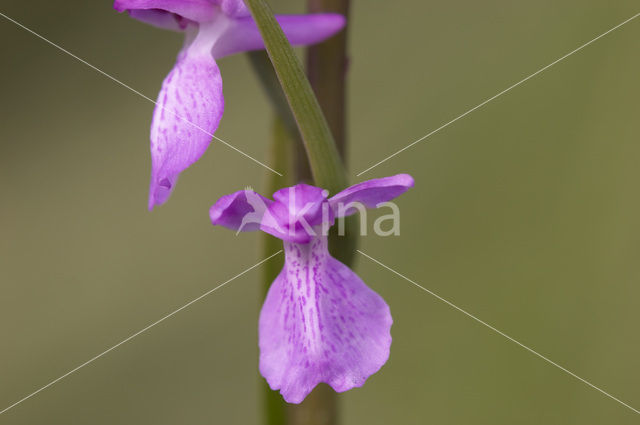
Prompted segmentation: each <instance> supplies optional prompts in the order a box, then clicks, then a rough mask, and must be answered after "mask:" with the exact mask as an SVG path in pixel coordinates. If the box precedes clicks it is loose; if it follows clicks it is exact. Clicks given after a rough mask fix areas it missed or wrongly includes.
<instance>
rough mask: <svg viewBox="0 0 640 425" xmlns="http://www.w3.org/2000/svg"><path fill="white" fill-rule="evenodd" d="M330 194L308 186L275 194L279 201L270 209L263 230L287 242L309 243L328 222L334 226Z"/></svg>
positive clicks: (297, 186) (300, 185)
mask: <svg viewBox="0 0 640 425" xmlns="http://www.w3.org/2000/svg"><path fill="white" fill-rule="evenodd" d="M327 194H328V193H327V191H326V190H323V189H321V188H319V187H315V186H309V185H307V184H298V185H295V186H293V187H287V188H284V189H280V190H278V191H277V192H276V193H274V194H273V199H274V201H275V202H274V203H273V204H272V205H270V206H269V209H268V214H265V216H264V219H263V221H262V226H261V229H262V230H263V231H265V232H267V233H269V234H271V235H273V236H275V237H277V238H279V239H282V240H285V241H291V242H298V243H307V242H309V241H310V240H311V238H312V237H313V236H316V235H317V234H318V233H320V232H321V231H322V227H321V225H322V223H323V221H324V220H326V222H327V224H333V212H332V211H330V208H328V207H329V205H328V204H327V203H326V199H327ZM323 205H324V206H325V207H324V208H323Z"/></svg>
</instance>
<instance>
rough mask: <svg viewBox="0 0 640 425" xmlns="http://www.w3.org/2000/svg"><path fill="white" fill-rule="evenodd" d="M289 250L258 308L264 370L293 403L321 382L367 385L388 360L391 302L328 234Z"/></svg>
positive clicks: (274, 386)
mask: <svg viewBox="0 0 640 425" xmlns="http://www.w3.org/2000/svg"><path fill="white" fill-rule="evenodd" d="M285 252H286V260H285V267H284V269H283V270H282V272H281V273H280V275H279V276H278V277H277V278H276V280H275V281H274V282H273V284H272V285H271V288H270V289H269V293H268V295H267V299H266V301H265V303H264V306H263V307H262V311H261V313H260V324H259V345H260V372H261V373H262V375H263V376H264V377H265V378H266V380H267V382H268V383H269V385H270V387H271V388H272V389H274V390H278V389H279V390H280V393H281V394H282V396H283V397H284V399H285V400H286V401H287V402H289V403H300V402H301V401H302V400H303V399H304V398H305V397H306V396H307V394H309V393H310V392H311V390H312V389H313V388H314V387H315V386H316V385H317V384H318V383H320V382H325V383H327V384H329V385H331V387H332V388H333V389H334V390H336V391H338V392H342V391H347V390H349V389H351V388H354V387H360V386H362V385H363V384H364V382H365V381H366V379H367V378H368V377H369V376H370V375H372V374H374V373H375V372H377V371H378V370H379V369H380V368H381V367H382V365H383V364H384V363H385V362H386V361H387V359H388V358H389V348H390V345H391V334H390V329H391V323H392V319H391V314H390V312H389V307H388V306H387V304H386V303H385V302H384V300H383V299H382V298H381V297H380V296H379V295H378V294H376V293H375V292H374V291H372V290H371V289H369V288H368V287H367V286H366V285H365V284H364V282H362V280H360V278H359V277H358V276H357V275H356V274H355V273H354V272H352V271H351V270H350V269H349V268H348V267H347V266H345V265H343V264H342V263H340V262H339V261H338V260H336V259H334V258H333V257H331V256H330V255H329V252H328V250H327V241H326V238H325V237H320V238H317V239H314V240H313V241H311V242H310V243H308V244H296V243H292V242H285Z"/></svg>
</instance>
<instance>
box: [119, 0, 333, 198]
mask: <svg viewBox="0 0 640 425" xmlns="http://www.w3.org/2000/svg"><path fill="white" fill-rule="evenodd" d="M113 7H114V8H115V9H116V10H118V11H119V12H122V11H125V10H126V11H128V12H129V14H130V15H131V16H132V17H134V18H135V19H138V20H140V21H143V22H146V23H149V24H151V25H154V26H157V27H160V28H165V29H170V30H174V31H181V32H184V33H185V35H186V37H185V44H184V46H183V48H182V50H181V51H180V53H179V54H178V59H177V61H176V64H175V65H174V67H173V69H172V70H171V72H170V73H169V75H167V77H166V78H165V80H164V82H163V84H162V89H161V90H160V94H159V95H158V101H157V106H156V108H155V111H154V114H153V122H152V124H151V162H152V166H151V183H150V187H149V209H150V210H151V209H153V207H154V206H155V205H161V204H163V203H164V202H166V200H167V199H168V198H169V196H170V195H171V192H172V190H173V188H174V187H175V184H176V180H177V179H178V176H179V174H180V173H181V172H182V171H184V170H185V169H187V168H188V167H189V166H190V165H191V164H193V163H194V162H196V161H197V160H198V159H199V158H200V157H201V156H202V154H204V151H205V150H206V149H207V147H208V146H209V143H210V142H211V138H212V136H213V133H214V132H215V131H216V129H217V128H218V124H219V122H220V118H221V117H222V112H223V109H224V99H223V95H222V79H221V77H220V70H219V69H218V66H217V65H216V61H215V60H216V59H219V58H221V57H223V56H228V55H231V54H234V53H240V52H246V51H250V50H259V49H263V48H264V44H263V41H262V37H261V36H260V32H259V31H258V28H257V27H256V24H255V22H254V21H253V19H252V18H251V16H250V13H249V11H248V10H247V8H246V6H245V5H244V3H243V2H242V0H115V3H114V5H113ZM276 18H277V20H278V22H279V23H280V26H281V27H282V29H283V30H284V32H285V34H286V35H287V38H288V39H289V42H291V44H293V45H307V44H313V43H318V42H320V41H323V40H325V39H326V38H328V37H330V36H331V35H333V34H335V33H336V32H338V31H339V30H340V29H341V28H342V27H343V26H344V24H345V19H344V17H343V16H342V15H338V14H317V15H283V16H277V17H276Z"/></svg>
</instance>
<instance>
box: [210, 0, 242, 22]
mask: <svg viewBox="0 0 640 425" xmlns="http://www.w3.org/2000/svg"><path fill="white" fill-rule="evenodd" d="M215 1H217V2H218V4H219V5H220V9H222V13H224V14H225V15H227V16H229V17H231V18H241V17H244V16H250V15H251V12H249V9H247V6H246V5H245V4H244V1H243V0H215Z"/></svg>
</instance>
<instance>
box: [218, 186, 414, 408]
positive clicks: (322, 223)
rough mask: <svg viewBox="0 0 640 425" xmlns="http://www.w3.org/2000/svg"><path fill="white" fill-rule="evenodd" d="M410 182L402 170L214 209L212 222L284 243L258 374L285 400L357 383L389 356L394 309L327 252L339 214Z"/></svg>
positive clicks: (264, 320)
mask: <svg viewBox="0 0 640 425" xmlns="http://www.w3.org/2000/svg"><path fill="white" fill-rule="evenodd" d="M412 186H413V178H412V177H411V176H409V175H407V174H399V175H396V176H392V177H386V178H381V179H374V180H368V181H365V182H362V183H359V184H356V185H354V186H351V187H350V188H348V189H345V190H344V191H342V192H340V193H338V194H336V195H335V196H333V197H331V198H329V199H327V192H326V191H324V190H322V189H321V188H318V187H314V186H309V185H305V184H298V185H296V186H293V187H290V188H285V189H281V190H278V191H277V192H276V193H274V194H273V200H270V199H267V198H265V197H263V196H261V195H259V194H257V193H256V192H254V191H252V190H250V189H246V190H244V191H239V192H236V193H232V194H230V195H226V196H224V197H222V198H220V199H219V200H218V202H216V203H215V205H213V206H212V207H211V210H210V217H211V221H212V223H213V224H214V225H220V226H224V227H226V228H229V229H231V230H236V231H252V230H262V231H264V232H266V233H269V234H271V235H273V236H275V237H277V238H280V239H282V240H283V242H284V251H285V264H284V268H283V269H282V271H281V272H280V274H279V275H278V277H277V278H276V279H275V280H274V281H273V283H272V284H271V287H270V289H269V292H268V294H267V298H266V300H265V302H264V305H263V306H262V311H261V313H260V323H259V346H260V373H261V374H262V376H264V377H265V378H266V380H267V382H268V383H269V386H270V387H271V389H273V390H278V389H279V390H280V393H281V394H282V396H283V397H284V399H285V400H286V401H287V402H289V403H300V402H301V401H302V400H304V398H305V397H306V396H307V394H309V393H310V392H311V390H312V389H313V388H314V387H315V386H316V385H317V384H318V383H320V382H324V383H327V384H329V385H331V387H333V389H334V390H335V391H337V392H342V391H347V390H349V389H351V388H354V387H360V386H362V385H363V384H364V382H365V381H366V379H367V378H368V377H369V376H371V375H372V374H374V373H375V372H377V371H378V370H379V369H380V368H381V367H382V365H383V364H384V363H385V362H386V361H387V359H388V358H389V348H390V346H391V334H390V330H391V323H392V319H391V314H390V312H389V306H388V305H387V304H386V303H385V302H384V300H383V299H382V297H380V296H379V295H378V294H377V293H375V292H374V291H373V290H371V289H370V288H369V287H368V286H367V285H365V284H364V282H363V281H362V280H361V279H360V278H359V277H358V276H357V275H356V274H355V273H354V272H353V271H351V269H350V268H349V267H347V266H345V265H344V264H342V263H341V262H339V261H338V260H336V259H335V258H333V257H332V256H331V255H330V254H329V250H328V249H327V230H328V227H330V226H331V225H332V224H333V223H334V222H335V219H336V218H339V217H341V216H347V215H351V214H353V213H354V212H355V211H356V208H354V207H353V205H354V203H360V204H361V205H364V206H365V207H368V208H375V207H377V206H378V205H380V204H381V203H383V202H386V201H389V200H391V199H393V198H395V197H397V196H399V195H401V194H402V193H404V192H405V191H407V190H408V189H409V188H410V187H412Z"/></svg>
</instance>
